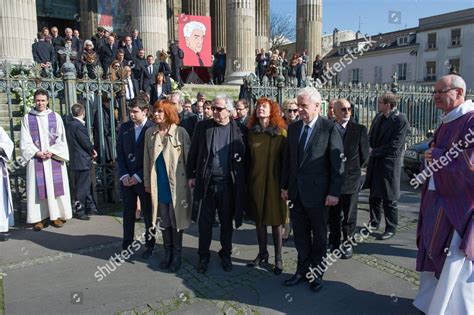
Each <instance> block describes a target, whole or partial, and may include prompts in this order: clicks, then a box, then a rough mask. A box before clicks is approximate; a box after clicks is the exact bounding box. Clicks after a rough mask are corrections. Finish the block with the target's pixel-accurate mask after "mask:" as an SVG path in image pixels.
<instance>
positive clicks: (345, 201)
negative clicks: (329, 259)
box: [328, 193, 359, 247]
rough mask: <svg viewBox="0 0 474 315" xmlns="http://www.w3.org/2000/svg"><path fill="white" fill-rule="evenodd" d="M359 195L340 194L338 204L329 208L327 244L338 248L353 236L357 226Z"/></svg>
mask: <svg viewBox="0 0 474 315" xmlns="http://www.w3.org/2000/svg"><path fill="white" fill-rule="evenodd" d="M358 197H359V195H358V194H357V193H355V194H350V195H347V194H341V196H340V197H339V203H338V204H337V205H335V206H333V207H329V220H328V223H329V244H330V245H333V246H335V247H339V245H340V244H341V231H342V240H343V241H345V240H347V239H349V238H350V237H353V236H354V233H355V228H356V225H357V199H358Z"/></svg>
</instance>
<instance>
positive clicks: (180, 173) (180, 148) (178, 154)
mask: <svg viewBox="0 0 474 315" xmlns="http://www.w3.org/2000/svg"><path fill="white" fill-rule="evenodd" d="M166 137H168V141H164V143H165V145H164V144H163V143H162V141H161V138H160V134H159V132H158V126H155V127H154V128H149V129H148V130H147V131H146V133H145V153H144V161H143V182H144V185H145V188H150V191H151V202H152V217H151V218H152V223H153V225H156V219H157V217H158V216H159V213H158V186H157V185H158V183H157V176H156V169H155V165H156V159H157V158H158V156H159V155H160V154H161V152H163V158H164V160H165V165H166V171H167V172H168V179H169V183H170V190H171V197H172V201H173V207H174V213H175V216H176V228H177V229H179V230H183V229H186V228H188V227H189V226H190V225H191V210H192V204H193V203H192V193H191V191H190V189H189V188H188V185H187V179H186V160H187V156H188V152H189V148H190V146H191V140H190V138H189V135H188V133H187V132H186V130H185V129H184V128H182V127H179V126H177V125H174V124H173V125H171V127H170V129H169V131H168V134H167V135H166Z"/></svg>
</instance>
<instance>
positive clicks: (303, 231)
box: [290, 196, 328, 276]
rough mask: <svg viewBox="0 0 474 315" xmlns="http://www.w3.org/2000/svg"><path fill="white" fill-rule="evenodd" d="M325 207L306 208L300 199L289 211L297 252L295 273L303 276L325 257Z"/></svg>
mask: <svg viewBox="0 0 474 315" xmlns="http://www.w3.org/2000/svg"><path fill="white" fill-rule="evenodd" d="M327 217H328V209H327V207H324V206H323V207H320V208H306V207H304V206H303V204H302V203H301V200H300V197H299V196H298V198H296V201H295V202H294V203H293V207H292V208H291V209H290V218H291V224H292V225H293V235H294V240H295V248H296V250H297V251H298V266H297V269H296V273H299V274H301V275H303V276H304V275H305V274H306V273H307V272H308V268H309V267H310V266H311V265H312V266H313V267H317V266H318V265H319V264H320V263H321V262H322V261H323V257H324V256H325V255H326V248H327V225H326V222H327Z"/></svg>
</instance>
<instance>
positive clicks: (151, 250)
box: [142, 248, 153, 259]
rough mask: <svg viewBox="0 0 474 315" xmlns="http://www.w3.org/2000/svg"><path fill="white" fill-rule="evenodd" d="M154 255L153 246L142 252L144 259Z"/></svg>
mask: <svg viewBox="0 0 474 315" xmlns="http://www.w3.org/2000/svg"><path fill="white" fill-rule="evenodd" d="M152 256H153V248H147V249H145V251H144V252H143V254H142V258H143V259H150V258H151V257H152Z"/></svg>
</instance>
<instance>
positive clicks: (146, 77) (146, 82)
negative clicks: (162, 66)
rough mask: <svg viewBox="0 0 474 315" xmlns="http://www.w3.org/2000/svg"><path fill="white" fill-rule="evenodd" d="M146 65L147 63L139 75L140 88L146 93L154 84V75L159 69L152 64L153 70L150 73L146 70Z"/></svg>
mask: <svg viewBox="0 0 474 315" xmlns="http://www.w3.org/2000/svg"><path fill="white" fill-rule="evenodd" d="M148 67H149V65H148V64H147V65H145V66H144V67H143V68H142V74H141V76H140V78H141V79H140V83H141V86H140V89H141V90H142V91H145V92H147V93H148V92H150V89H151V86H152V85H153V84H155V76H156V75H157V74H158V70H159V68H158V66H157V65H156V64H153V71H152V73H151V74H150V72H149V71H148Z"/></svg>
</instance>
